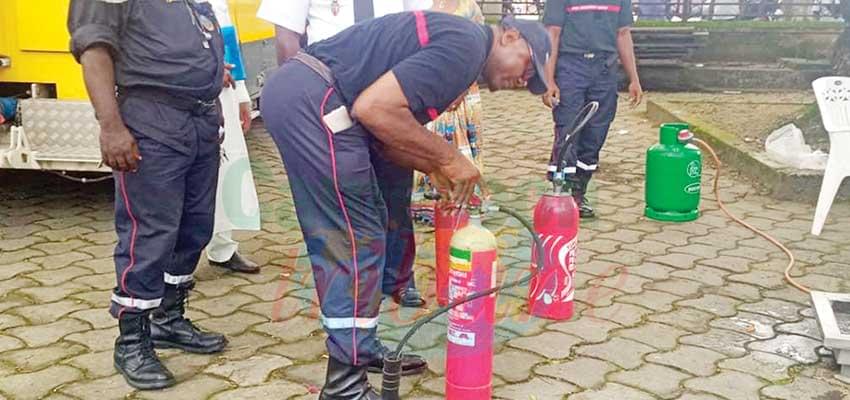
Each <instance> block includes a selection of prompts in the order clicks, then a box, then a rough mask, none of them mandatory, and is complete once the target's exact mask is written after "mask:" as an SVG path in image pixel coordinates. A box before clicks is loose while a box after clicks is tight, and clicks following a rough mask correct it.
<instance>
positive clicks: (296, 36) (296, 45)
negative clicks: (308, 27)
mask: <svg viewBox="0 0 850 400" xmlns="http://www.w3.org/2000/svg"><path fill="white" fill-rule="evenodd" d="M274 36H275V48H276V49H277V65H283V63H285V62H286V60H288V59H290V58H292V56H294V55H295V54H296V53H298V50H301V36H302V34H300V33H297V32H295V31H291V30H289V29H286V28H284V27H282V26H277V25H275V35H274Z"/></svg>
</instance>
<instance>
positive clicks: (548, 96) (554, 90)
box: [543, 79, 561, 108]
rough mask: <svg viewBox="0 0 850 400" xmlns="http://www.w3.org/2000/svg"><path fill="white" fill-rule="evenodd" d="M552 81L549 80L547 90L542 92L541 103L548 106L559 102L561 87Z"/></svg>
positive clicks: (554, 105) (550, 106) (555, 105)
mask: <svg viewBox="0 0 850 400" xmlns="http://www.w3.org/2000/svg"><path fill="white" fill-rule="evenodd" d="M553 81H554V79H553V80H550V81H549V90H547V91H546V93H543V104H545V105H546V107H549V108H555V107H557V106H558V104H560V103H561V89H560V88H558V85H556V84H555V83H554V82H553Z"/></svg>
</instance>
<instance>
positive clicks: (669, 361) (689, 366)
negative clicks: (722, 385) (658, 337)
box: [646, 345, 726, 376]
mask: <svg viewBox="0 0 850 400" xmlns="http://www.w3.org/2000/svg"><path fill="white" fill-rule="evenodd" d="M723 358H726V356H724V355H723V354H720V353H718V352H716V351H711V350H708V349H703V348H701V347H694V346H687V345H683V346H679V347H678V348H677V349H675V350H673V351H668V352H664V353H653V354H650V355H648V356H647V357H646V361H649V362H653V363H656V364H661V365H666V366H670V367H675V368H678V369H680V370H682V371H686V372H689V373H691V374H693V375H698V376H710V375H712V374H714V372H715V370H716V366H715V364H716V363H717V361H719V360H722V359H723Z"/></svg>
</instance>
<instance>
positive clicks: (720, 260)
mask: <svg viewBox="0 0 850 400" xmlns="http://www.w3.org/2000/svg"><path fill="white" fill-rule="evenodd" d="M751 262H752V261H751V260H748V259H746V258H740V257H732V256H720V257H717V258H713V259H709V260H702V261H700V264H704V265H708V266H712V267H716V268H720V269H723V270H726V271H729V272H734V273H739V274H740V273H746V272H748V271H749V270H750V263H751Z"/></svg>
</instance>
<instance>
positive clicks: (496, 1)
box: [478, 0, 850, 21]
mask: <svg viewBox="0 0 850 400" xmlns="http://www.w3.org/2000/svg"><path fill="white" fill-rule="evenodd" d="M845 1H850V0H845ZM478 4H479V5H480V6H481V9H482V11H483V12H484V15H485V16H488V17H501V16H505V15H509V14H513V15H516V16H522V17H527V18H534V17H538V16H540V15H542V14H543V10H544V8H545V6H546V0H478ZM845 7H847V8H850V5H845ZM632 11H633V14H634V15H635V17H636V18H637V19H639V20H641V19H642V20H668V21H685V20H688V21H693V20H713V21H716V20H770V21H774V20H785V21H796V20H808V21H817V20H832V21H837V20H842V19H843V18H842V7H841V0H632ZM845 13H846V12H845Z"/></svg>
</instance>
